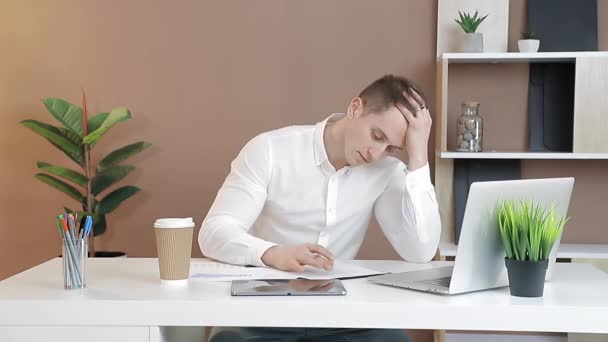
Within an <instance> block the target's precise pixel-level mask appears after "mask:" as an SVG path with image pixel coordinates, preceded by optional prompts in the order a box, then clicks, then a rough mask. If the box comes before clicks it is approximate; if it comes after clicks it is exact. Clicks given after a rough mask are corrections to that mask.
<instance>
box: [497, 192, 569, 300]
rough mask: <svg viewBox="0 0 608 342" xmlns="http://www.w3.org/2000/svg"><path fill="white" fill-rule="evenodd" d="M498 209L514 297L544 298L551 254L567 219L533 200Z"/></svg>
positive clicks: (505, 204) (503, 205)
mask: <svg viewBox="0 0 608 342" xmlns="http://www.w3.org/2000/svg"><path fill="white" fill-rule="evenodd" d="M497 209H498V213H497V214H498V228H499V230H500V237H501V240H502V243H503V246H504V249H505V254H506V257H505V264H506V266H507V274H508V278H509V288H510V291H511V295H513V296H519V297H541V296H542V295H543V291H544V285H545V274H546V272H547V266H548V264H549V254H550V253H551V250H552V248H553V246H554V244H555V242H556V241H557V239H559V237H560V236H561V234H562V231H563V229H564V225H565V224H566V222H567V221H568V219H567V218H565V216H559V215H558V214H557V213H556V211H555V208H554V207H551V208H543V207H541V205H540V204H539V203H535V202H533V201H531V200H528V201H521V202H519V203H516V202H514V201H503V202H501V203H499V205H498V208H497Z"/></svg>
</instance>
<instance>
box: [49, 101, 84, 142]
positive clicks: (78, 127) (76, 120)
mask: <svg viewBox="0 0 608 342" xmlns="http://www.w3.org/2000/svg"><path fill="white" fill-rule="evenodd" d="M42 102H43V103H44V105H45V106H46V109H48V111H49V112H50V113H51V114H52V115H53V116H54V117H55V119H57V120H59V122H61V123H62V124H63V126H65V127H66V128H67V129H69V130H71V131H72V132H74V133H76V134H77V135H78V136H82V109H80V107H78V106H75V105H73V104H71V103H69V102H67V101H65V100H62V99H57V98H46V99H44V100H42Z"/></svg>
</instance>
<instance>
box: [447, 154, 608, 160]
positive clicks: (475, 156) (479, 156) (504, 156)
mask: <svg viewBox="0 0 608 342" xmlns="http://www.w3.org/2000/svg"><path fill="white" fill-rule="evenodd" d="M440 156H441V158H442V159H600V160H601V159H608V153H572V152H441V154H440Z"/></svg>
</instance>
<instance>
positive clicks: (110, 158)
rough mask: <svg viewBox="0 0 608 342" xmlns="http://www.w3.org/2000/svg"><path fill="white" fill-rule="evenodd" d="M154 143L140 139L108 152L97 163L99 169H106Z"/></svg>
mask: <svg viewBox="0 0 608 342" xmlns="http://www.w3.org/2000/svg"><path fill="white" fill-rule="evenodd" d="M151 145H152V144H150V143H148V142H145V141H140V142H136V143H134V144H130V145H127V146H124V147H121V148H119V149H117V150H115V151H113V152H111V153H110V154H108V155H107V156H106V157H105V158H103V159H102V160H101V161H100V162H99V164H97V170H103V169H106V168H108V167H110V166H112V165H114V164H117V163H120V162H121V161H123V160H125V159H127V158H129V157H131V156H133V155H135V154H137V153H139V152H141V151H143V150H145V149H146V148H148V147H150V146H151Z"/></svg>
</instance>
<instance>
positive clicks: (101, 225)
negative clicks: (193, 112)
mask: <svg viewBox="0 0 608 342" xmlns="http://www.w3.org/2000/svg"><path fill="white" fill-rule="evenodd" d="M42 102H43V103H44V105H45V107H46V109H47V110H48V111H49V113H50V114H51V115H52V116H53V117H54V118H55V119H56V120H57V121H59V122H60V123H61V126H53V125H50V124H47V123H43V122H40V121H37V120H31V119H28V120H23V121H21V124H22V125H23V126H25V127H27V128H29V129H31V130H32V131H34V132H35V133H37V134H38V135H40V136H42V137H43V138H45V139H46V140H48V141H49V142H50V143H51V144H53V146H55V147H57V148H58V149H59V150H61V152H63V153H64V154H65V155H66V156H68V157H69V158H70V159H71V160H72V161H73V162H74V163H75V164H76V165H77V166H78V168H79V169H80V170H74V169H71V168H66V167H61V166H56V165H52V164H50V163H47V162H40V161H39V162H37V166H38V169H39V170H41V171H43V172H40V173H37V174H36V175H35V177H36V178H37V179H38V180H40V181H42V182H44V183H46V184H48V185H50V186H52V187H54V188H55V189H57V190H59V191H61V192H63V193H65V194H66V195H68V196H70V197H71V198H73V199H74V200H76V201H77V202H78V203H79V205H81V206H82V210H80V211H76V213H78V216H79V217H81V218H83V217H84V216H85V215H91V216H92V218H93V222H94V224H93V234H91V240H90V242H89V248H90V255H91V256H124V255H125V254H124V253H122V252H96V251H95V244H94V243H95V237H96V236H99V235H101V234H103V233H104V232H105V231H106V223H107V221H106V215H107V214H109V213H110V212H112V211H113V210H114V209H116V208H117V207H118V206H119V205H120V204H121V203H122V202H123V201H124V200H126V199H127V198H129V197H131V196H133V195H134V194H136V193H137V192H138V191H139V190H140V189H139V188H138V187H136V186H132V185H126V186H122V187H119V188H116V189H114V190H112V191H108V190H109V188H110V187H111V186H112V185H114V184H116V183H117V182H118V181H120V180H122V179H123V178H125V177H126V176H127V175H128V174H129V173H130V172H131V171H132V170H133V168H134V167H133V166H130V165H124V164H121V163H122V162H123V161H124V160H126V159H127V158H129V157H132V156H134V155H136V154H137V153H139V152H141V151H142V150H144V149H146V148H148V147H149V146H150V145H151V144H150V143H148V142H144V141H139V142H136V143H132V144H129V145H126V146H123V147H121V148H119V149H116V150H115V151H113V152H111V153H109V154H107V155H106V156H105V157H103V158H102V159H101V160H99V162H98V163H97V165H96V166H95V165H93V163H92V161H91V151H92V150H93V147H94V146H96V144H97V143H98V142H99V140H100V139H101V137H103V136H104V134H105V133H106V132H107V131H108V130H109V129H110V128H112V127H113V126H114V125H116V124H117V123H119V122H122V121H125V120H128V119H130V118H131V113H130V112H129V110H128V109H127V108H123V107H120V108H115V109H112V111H110V112H104V113H99V114H97V115H93V116H92V117H90V118H89V117H88V113H87V106H86V96H85V94H84V92H83V94H82V102H83V105H82V108H80V107H78V106H75V105H73V104H71V103H69V102H67V101H65V100H62V99H59V98H46V99H43V100H42ZM64 180H65V181H68V182H69V183H68V182H65V181H64ZM108 192H109V193H108ZM104 193H105V195H103V194H104ZM64 208H65V210H66V212H72V210H70V209H69V208H67V207H64Z"/></svg>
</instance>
